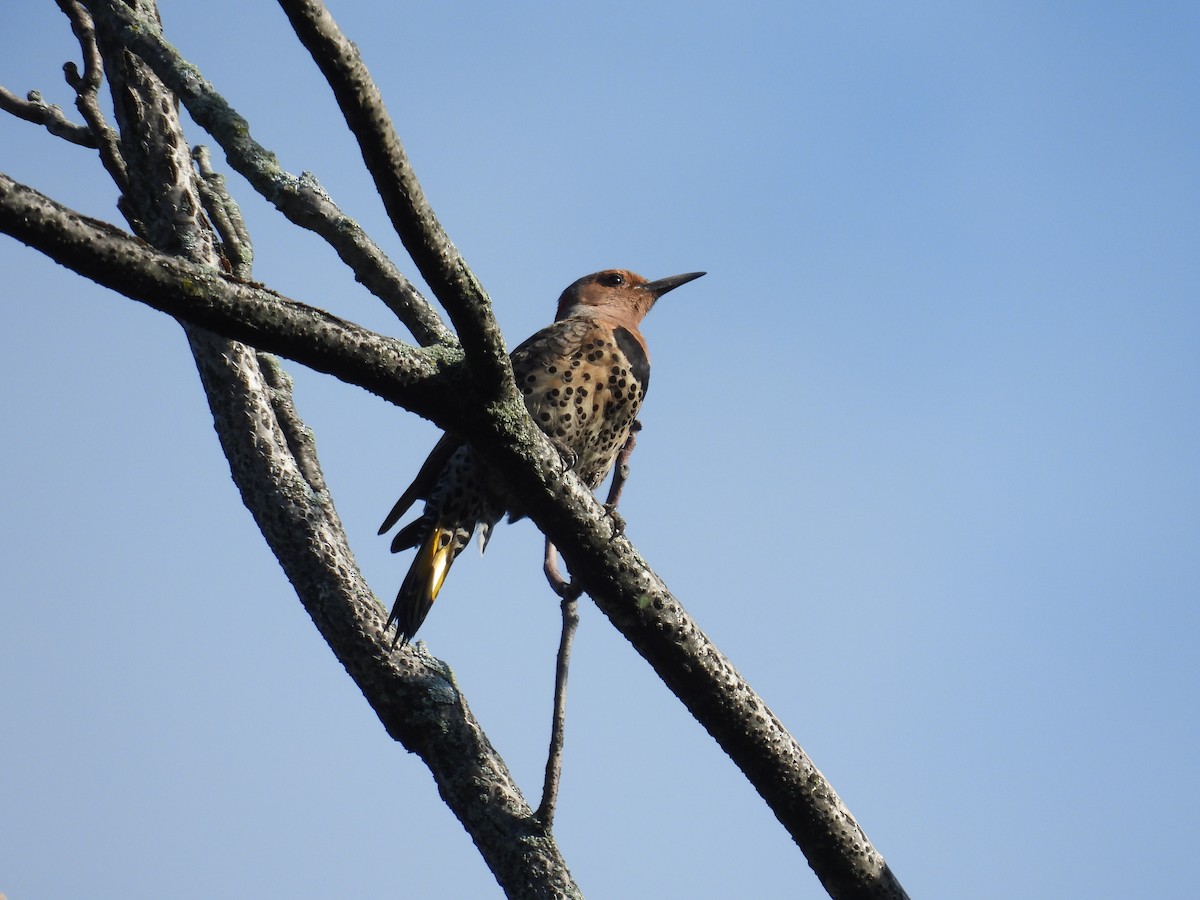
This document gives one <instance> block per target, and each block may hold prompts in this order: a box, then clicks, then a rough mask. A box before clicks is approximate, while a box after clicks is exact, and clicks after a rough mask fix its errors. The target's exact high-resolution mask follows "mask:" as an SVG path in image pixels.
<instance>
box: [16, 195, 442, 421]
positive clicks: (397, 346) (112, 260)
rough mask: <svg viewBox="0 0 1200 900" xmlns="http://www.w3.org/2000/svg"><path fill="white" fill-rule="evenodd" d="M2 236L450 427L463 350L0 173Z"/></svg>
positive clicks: (162, 307)
mask: <svg viewBox="0 0 1200 900" xmlns="http://www.w3.org/2000/svg"><path fill="white" fill-rule="evenodd" d="M0 231H3V232H5V233H7V234H10V235H12V236H13V237H15V238H17V239H18V240H20V241H22V242H24V243H26V244H28V245H29V246H31V247H35V248H36V249H38V250H41V251H42V252H43V253H45V254H46V255H47V256H49V257H50V258H51V259H53V260H55V261H56V262H59V263H62V264H63V265H64V266H67V267H68V268H70V269H73V270H75V271H76V272H78V273H79V274H81V275H84V276H86V277H88V278H90V279H92V280H93V281H95V282H97V283H98V284H102V285H104V286H105V287H109V288H112V289H113V290H115V291H119V292H120V293H122V294H124V295H125V296H127V297H130V298H132V299H134V300H138V301H141V302H142V303H145V304H147V305H149V306H152V307H154V308H155V309H158V310H161V311H162V312H165V313H169V314H170V315H173V316H175V317H176V318H179V319H183V320H185V321H188V322H191V323H193V324H196V325H200V326H202V327H205V328H210V329H212V330H213V331H217V332H219V333H221V334H223V335H226V336H227V337H231V338H235V339H237V340H241V341H245V342H247V343H250V344H253V345H254V346H256V347H259V348H260V349H263V350H268V351H270V352H273V353H278V354H280V355H282V356H287V357H289V358H291V359H295V360H296V361H298V362H302V363H304V364H305V365H307V366H310V367H311V368H313V369H316V370H317V371H320V372H327V373H329V374H331V375H335V376H337V377H338V378H341V379H343V380H345V381H349V382H350V383H353V384H357V385H359V386H360V387H367V386H368V385H373V387H367V389H368V390H371V391H373V392H375V393H377V394H379V395H380V396H381V397H384V398H385V399H387V400H390V401H392V402H394V403H397V404H399V405H401V406H404V407H405V408H407V409H411V410H412V411H413V412H416V413H418V414H420V415H423V416H426V417H428V418H432V419H433V420H434V421H436V422H438V424H439V425H442V426H443V427H446V425H447V422H446V397H445V394H446V393H447V392H446V391H444V390H443V389H442V386H440V385H439V383H438V382H439V380H445V379H451V378H453V377H455V376H454V374H453V373H454V371H456V370H457V369H459V368H460V366H461V364H460V359H461V352H460V351H458V350H454V349H451V348H444V347H431V348H426V349H423V350H418V349H415V348H413V347H410V346H408V345H406V344H404V343H402V342H401V341H397V340H395V339H394V338H389V337H385V336H383V335H379V334H376V333H374V332H372V331H368V330H367V329H364V328H360V327H359V326H357V325H354V324H353V323H350V322H347V321H345V320H343V319H339V318H338V317H336V316H333V315H330V314H329V313H327V312H325V311H324V310H320V309H316V308H315V307H311V306H305V305H304V304H302V303H297V302H296V301H294V300H289V299H287V298H286V297H283V296H281V295H279V294H276V293H274V292H272V291H270V290H268V289H267V288H265V287H262V286H261V285H256V284H244V283H241V282H237V281H234V280H232V279H230V278H228V277H226V276H225V275H223V274H222V273H220V272H218V271H217V270H216V269H213V268H209V267H205V266H200V265H197V264H195V263H189V262H187V261H185V260H183V259H180V258H178V257H175V256H169V255H167V254H164V253H159V252H157V251H156V250H154V249H153V248H151V247H150V246H148V245H147V244H146V243H145V242H144V241H140V240H138V239H137V238H134V237H132V236H130V235H128V234H126V233H125V232H123V231H121V230H120V229H118V228H115V227H113V226H112V225H108V224H106V223H104V222H100V221H97V220H96V219H89V218H87V217H85V216H81V215H79V214H78V213H75V212H73V211H72V210H69V209H67V208H66V207H64V206H62V205H61V204H59V203H56V202H55V201H53V200H51V199H50V198H49V197H46V196H45V195H44V194H40V193H38V192H37V191H35V190H33V189H32V188H30V187H26V186H25V185H22V184H20V183H18V182H16V181H13V180H12V179H11V178H9V177H8V176H6V175H4V174H3V173H0ZM460 380H461V379H460ZM449 393H454V392H449ZM451 406H453V404H451Z"/></svg>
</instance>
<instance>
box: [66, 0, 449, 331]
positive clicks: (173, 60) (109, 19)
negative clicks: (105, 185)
mask: <svg viewBox="0 0 1200 900" xmlns="http://www.w3.org/2000/svg"><path fill="white" fill-rule="evenodd" d="M85 5H86V6H87V7H88V8H89V9H90V10H91V12H92V15H93V17H94V18H95V19H96V21H97V25H98V27H102V28H103V29H104V37H105V39H106V40H110V41H113V42H115V43H119V44H121V45H122V46H125V47H128V48H129V49H130V50H131V51H133V52H135V53H137V54H138V56H139V57H141V58H142V59H143V60H144V61H145V62H146V64H147V65H149V66H150V68H151V69H152V70H153V71H154V73H155V75H156V76H157V77H158V78H159V79H161V80H162V82H163V83H164V84H165V85H166V86H167V87H168V88H169V89H170V90H171V91H172V92H173V93H174V94H175V96H176V97H177V98H178V99H179V100H181V101H182V102H183V104H184V106H186V107H187V110H188V112H189V113H190V114H191V116H192V118H193V119H195V120H196V122H197V123H198V124H199V125H200V127H202V128H203V129H204V130H205V131H207V132H208V133H209V134H210V135H212V137H213V139H214V140H215V141H216V142H217V143H218V144H219V145H220V146H221V149H222V150H224V151H225V154H226V159H227V161H228V162H229V165H230V166H232V167H233V169H234V170H235V171H236V172H238V173H239V174H241V175H242V176H243V177H245V178H246V180H247V181H249V182H250V184H251V185H252V186H253V187H254V189H255V190H256V191H258V192H259V193H260V194H261V195H262V196H263V197H264V198H266V199H267V200H268V201H269V202H271V203H273V204H274V205H275V207H276V208H277V209H278V210H279V211H280V212H282V213H283V214H284V215H285V216H287V218H288V219H289V220H290V221H291V222H293V223H294V224H296V225H299V226H300V227H302V228H307V229H309V230H310V231H313V232H314V233H316V234H318V235H320V236H321V237H322V238H324V239H325V241H326V242H327V243H328V244H329V245H330V246H331V247H332V248H333V249H334V251H335V252H336V253H337V254H338V256H339V257H340V258H341V259H342V261H343V262H344V263H345V264H346V265H347V266H349V267H350V268H351V270H352V271H353V272H354V275H355V278H356V279H358V281H360V282H362V284H363V285H364V286H365V287H366V288H367V289H368V290H369V291H371V293H373V294H374V295H375V296H377V297H379V298H380V299H381V300H382V301H383V302H384V303H386V304H387V306H388V308H389V309H391V310H392V311H393V312H395V313H396V315H397V317H399V318H400V320H401V321H402V322H403V323H404V324H405V326H406V327H407V328H408V329H409V330H410V331H411V332H412V334H413V337H414V338H415V339H416V340H417V342H418V343H420V344H423V345H430V344H434V343H442V344H453V343H454V342H455V339H454V336H453V335H452V334H451V333H450V332H449V331H448V330H447V328H446V326H445V325H444V324H443V323H442V322H441V320H440V319H439V318H438V316H437V314H436V313H435V312H434V311H433V309H432V307H430V305H429V303H428V302H426V301H425V299H424V298H423V297H421V295H420V292H419V291H417V289H416V288H415V287H414V286H413V285H412V283H411V282H410V281H409V280H408V279H407V278H405V277H404V275H403V274H402V273H401V272H400V270H399V269H397V268H396V266H395V264H394V263H392V261H391V260H390V259H388V257H387V256H386V254H384V252H383V250H381V249H380V247H379V245H378V244H376V243H375V242H374V241H373V240H371V238H370V237H369V236H368V235H367V234H366V233H365V232H364V231H363V230H362V228H361V227H360V226H359V225H358V223H357V222H355V221H354V220H353V219H351V218H350V217H349V216H347V215H346V214H345V213H343V212H342V210H341V209H340V208H339V207H338V206H337V204H336V203H334V201H333V200H332V198H330V196H329V195H328V193H326V191H325V189H324V188H323V187H321V185H320V183H319V182H318V181H317V179H316V176H314V175H312V174H311V173H308V172H305V173H303V174H301V175H300V176H296V175H293V174H291V173H289V172H287V171H285V170H284V169H283V168H282V167H281V166H280V164H279V160H278V158H277V157H276V156H275V154H274V153H272V152H271V151H270V150H268V149H267V148H266V147H263V146H262V145H261V144H259V143H258V142H257V141H255V140H254V139H253V138H252V137H251V136H250V126H249V123H248V122H247V121H246V120H245V119H244V118H243V117H242V116H241V115H239V114H238V112H237V111H236V110H235V109H234V108H233V107H232V106H230V105H229V103H228V102H226V100H225V98H224V97H222V96H221V95H220V94H218V93H217V92H216V90H215V89H214V88H213V86H212V85H211V84H209V83H208V82H207V81H205V80H204V78H203V77H201V75H200V72H199V71H198V70H197V69H196V67H195V66H193V65H191V64H189V63H187V62H185V61H184V59H183V58H182V57H181V56H180V54H179V52H178V51H177V50H176V49H175V48H174V47H173V46H171V45H170V44H169V43H167V42H166V41H165V40H164V39H163V36H162V33H161V31H160V30H159V28H158V25H157V23H156V22H154V21H153V20H151V19H149V18H148V17H145V16H139V15H138V13H137V11H136V10H134V9H131V8H130V7H129V6H127V5H126V4H124V3H122V2H114V0H87V2H86V4H85ZM101 12H102V13H103V15H99V13H101Z"/></svg>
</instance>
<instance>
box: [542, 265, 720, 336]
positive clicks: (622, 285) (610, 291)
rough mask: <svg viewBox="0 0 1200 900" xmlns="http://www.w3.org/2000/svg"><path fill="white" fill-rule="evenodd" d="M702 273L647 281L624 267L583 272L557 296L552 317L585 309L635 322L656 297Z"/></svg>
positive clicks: (646, 310)
mask: <svg viewBox="0 0 1200 900" xmlns="http://www.w3.org/2000/svg"><path fill="white" fill-rule="evenodd" d="M703 274H704V273H703V272H688V273H687V274H686V275H672V276H670V277H669V278H660V279H658V280H657V281H647V280H646V279H645V278H643V277H642V276H641V275H638V274H637V273H636V272H630V271H628V270H627V269H605V270H604V271H603V272H593V273H592V274H591V275H584V276H583V277H582V278H580V279H579V280H578V281H576V282H575V283H574V284H572V285H571V286H570V287H569V288H567V289H566V290H565V291H563V292H562V296H561V297H559V298H558V314H557V316H555V318H556V319H566V318H568V317H570V316H575V315H581V314H584V315H586V314H587V312H588V311H589V310H597V311H603V312H607V313H610V314H612V315H614V316H617V317H619V318H621V319H627V320H630V321H629V324H630V325H635V326H636V325H637V324H638V322H640V321H641V320H642V318H643V317H644V316H645V315H646V313H648V312H650V307H652V306H653V305H654V301H656V300H657V299H658V298H659V297H661V296H662V295H663V294H665V293H666V292H667V291H673V290H675V288H677V287H679V286H680V285H681V284H687V283H688V282H689V281H695V280H696V279H697V278H699V277H700V276H701V275H703Z"/></svg>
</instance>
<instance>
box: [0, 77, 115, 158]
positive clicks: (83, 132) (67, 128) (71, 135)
mask: <svg viewBox="0 0 1200 900" xmlns="http://www.w3.org/2000/svg"><path fill="white" fill-rule="evenodd" d="M26 96H27V99H25V100H22V99H21V98H20V97H18V96H17V95H16V94H14V93H13V92H12V91H10V90H9V89H8V88H6V87H3V86H0V109H2V110H4V111H5V112H7V113H12V114H13V115H14V116H16V117H17V118H19V119H24V120H25V121H26V122H32V123H33V124H35V125H41V126H43V127H44V128H45V129H46V130H47V131H48V132H50V133H51V134H52V135H54V136H55V137H60V138H62V139H63V140H67V141H70V142H71V143H72V144H78V145H79V146H80V147H95V146H96V137H95V135H93V134H92V132H91V130H90V129H89V128H88V127H87V126H86V125H78V124H76V123H75V122H72V121H71V120H70V119H68V118H67V117H66V115H64V114H63V111H62V109H61V108H60V107H57V106H55V105H54V104H53V103H47V102H46V101H45V100H43V99H42V95H41V94H40V93H38V92H37V91H30V92H29V93H28V94H27V95H26Z"/></svg>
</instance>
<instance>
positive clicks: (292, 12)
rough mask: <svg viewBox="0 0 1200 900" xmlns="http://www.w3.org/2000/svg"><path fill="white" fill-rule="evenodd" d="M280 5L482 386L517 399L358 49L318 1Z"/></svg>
mask: <svg viewBox="0 0 1200 900" xmlns="http://www.w3.org/2000/svg"><path fill="white" fill-rule="evenodd" d="M279 5H280V6H281V7H283V11H284V12H285V13H286V14H287V17H288V19H289V20H290V21H291V23H292V27H293V28H294V29H295V31H296V35H297V36H298V37H299V38H300V41H301V43H303V44H304V46H305V47H307V48H308V51H309V53H311V54H312V58H313V60H314V61H315V62H316V64H317V66H318V67H319V68H320V70H321V72H322V74H324V76H325V80H326V81H328V82H329V86H330V87H331V88H332V89H333V94H334V97H335V98H336V99H337V103H338V106H339V107H340V108H341V110H342V115H343V116H345V118H346V124H347V125H349V126H350V130H351V132H353V134H354V136H355V138H357V140H358V146H359V149H360V150H361V151H362V155H363V161H364V162H365V163H366V165H367V169H368V171H369V172H370V173H371V177H372V178H373V179H374V180H375V187H376V189H377V190H378V191H379V196H380V197H381V198H382V199H383V205H384V208H385V209H386V210H387V213H388V216H389V217H390V218H391V221H392V227H394V228H395V229H396V233H397V234H399V235H400V238H401V240H403V241H404V248H405V249H406V250H407V251H408V253H409V255H410V256H411V257H412V258H413V262H415V263H416V264H417V268H418V269H420V271H421V275H422V277H424V279H425V281H426V283H427V284H428V285H429V286H430V288H432V289H433V292H434V294H435V295H436V296H437V298H438V300H440V301H441V303H442V305H443V306H444V307H445V308H446V311H447V313H449V315H450V320H451V322H453V323H454V328H455V331H457V332H458V338H459V340H460V341H461V342H462V345H463V349H464V350H465V351H466V353H467V360H468V362H469V364H470V366H471V368H472V370H473V371H474V372H475V374H476V381H477V385H478V388H479V390H480V391H496V392H497V393H496V394H495V396H496V398H497V399H503V400H512V399H515V398H516V397H517V391H516V385H515V384H514V382H513V375H512V366H511V365H510V364H509V360H508V350H507V349H506V348H505V346H504V337H503V335H501V333H500V328H499V326H498V325H497V324H496V319H495V316H494V315H493V313H492V305H491V301H490V300H488V297H487V294H486V293H484V290H483V287H482V286H481V285H480V284H479V282H478V281H477V280H476V278H475V275H474V273H472V271H471V269H470V268H469V267H468V266H467V262H466V260H465V259H463V257H462V254H461V253H459V252H458V248H457V247H455V246H454V244H453V243H451V241H450V238H449V236H447V234H446V232H445V230H444V229H443V228H442V225H441V223H440V222H439V221H438V219H437V216H436V215H434V212H433V209H432V207H430V205H429V201H428V200H427V199H426V198H425V192H424V191H423V190H422V189H421V185H420V182H418V181H417V176H416V173H415V172H414V171H413V168H412V165H411V163H410V162H409V160H408V154H407V153H406V152H405V150H404V145H403V144H401V142H400V138H399V137H398V136H397V135H396V130H395V128H394V127H393V126H392V120H391V117H390V116H389V115H388V111H387V107H386V106H385V105H384V102H383V97H382V96H381V95H380V93H379V88H378V87H377V86H376V84H375V81H374V79H373V78H372V77H371V73H370V72H368V71H367V67H366V66H365V65H364V64H363V61H362V58H361V57H360V56H359V53H358V48H357V47H356V46H354V44H353V43H352V42H351V41H350V40H349V39H348V38H347V37H346V36H345V35H344V34H342V31H341V29H340V28H338V25H337V23H336V22H335V21H334V20H333V16H331V15H330V14H329V11H328V10H327V9H326V8H325V5H324V4H323V3H321V2H319V0H280V3H279Z"/></svg>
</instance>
